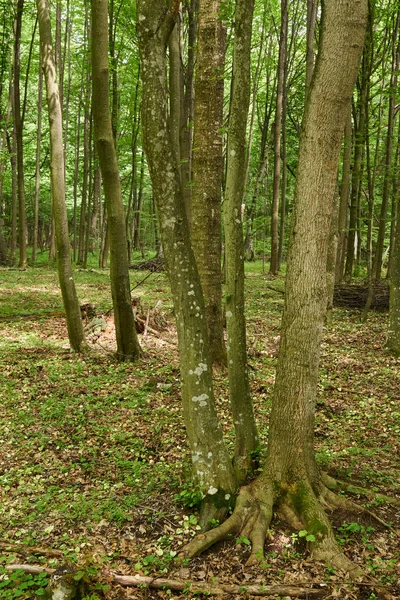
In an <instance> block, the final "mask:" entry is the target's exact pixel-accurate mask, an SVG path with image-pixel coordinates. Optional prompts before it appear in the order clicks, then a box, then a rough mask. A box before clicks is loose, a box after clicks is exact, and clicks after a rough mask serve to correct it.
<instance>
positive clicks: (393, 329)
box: [386, 125, 400, 356]
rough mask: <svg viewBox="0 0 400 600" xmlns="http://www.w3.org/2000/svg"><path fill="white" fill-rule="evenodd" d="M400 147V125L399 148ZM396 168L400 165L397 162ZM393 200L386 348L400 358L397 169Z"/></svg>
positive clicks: (399, 192)
mask: <svg viewBox="0 0 400 600" xmlns="http://www.w3.org/2000/svg"><path fill="white" fill-rule="evenodd" d="M399 147H400V125H399V135H398V139H397V148H399ZM396 166H397V167H398V166H399V164H398V162H396ZM393 200H394V202H395V203H396V221H395V224H394V228H395V235H394V242H393V250H392V259H391V268H390V303H389V326H388V335H387V340H386V347H387V348H388V350H390V352H392V353H393V354H395V355H396V356H400V174H399V170H398V169H397V172H396V176H395V181H394V185H393Z"/></svg>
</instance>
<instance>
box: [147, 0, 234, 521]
mask: <svg viewBox="0 0 400 600" xmlns="http://www.w3.org/2000/svg"><path fill="white" fill-rule="evenodd" d="M179 5H180V2H179V1H178V0H173V1H169V0H151V1H150V0H138V3H137V31H138V42H139V50H140V58H141V67H142V69H141V76H142V105H141V106H142V126H143V141H144V147H145V152H146V157H147V162H148V166H149V170H150V175H151V179H152V186H153V194H154V199H155V202H156V204H157V212H158V216H159V222H160V234H161V241H162V246H163V251H164V257H165V261H166V263H167V268H168V276H169V280H170V285H171V289H172V292H173V300H174V309H175V319H176V326H177V332H178V344H179V356H180V372H181V393H182V403H183V414H184V419H185V426H186V430H187V435H188V442H189V446H190V449H191V453H192V463H193V471H194V477H195V480H196V482H197V484H198V486H199V488H200V489H201V491H202V493H203V495H204V500H203V504H202V511H201V524H202V525H203V526H204V527H206V526H207V523H208V521H209V520H210V519H215V518H221V516H223V515H224V514H225V512H226V509H227V507H228V506H229V505H230V504H231V502H232V498H233V494H234V493H235V490H236V481H235V476H234V472H233V467H232V464H231V461H230V457H229V453H228V451H227V448H226V446H225V443H224V440H223V436H222V427H221V424H220V422H219V420H218V416H217V412H216V408H215V401H214V393H213V382H212V366H211V354H210V345H209V338H208V330H207V324H206V320H205V318H204V315H205V306H204V297H203V293H202V288H201V283H200V277H199V272H198V269H197V265H196V261H195V258H194V253H193V249H192V246H191V243H190V233H189V221H188V217H187V212H186V206H185V198H184V194H183V190H182V186H181V179H180V173H179V169H178V166H177V164H176V155H175V148H174V147H173V143H172V139H173V138H172V135H171V131H170V128H169V126H168V122H169V121H168V118H167V111H168V90H167V80H166V48H167V44H168V39H169V36H170V34H171V32H172V30H173V28H174V26H175V20H176V15H177V13H178V10H179Z"/></svg>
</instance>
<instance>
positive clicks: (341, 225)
mask: <svg viewBox="0 0 400 600" xmlns="http://www.w3.org/2000/svg"><path fill="white" fill-rule="evenodd" d="M352 141H353V136H352V122H351V106H350V108H349V111H348V115H347V119H346V125H345V129H344V153H343V166H342V185H341V188H340V202H339V217H338V247H337V255H336V274H335V282H336V283H340V282H341V280H342V278H343V271H344V260H345V252H346V225H347V213H348V205H349V193H350V169H351V148H352Z"/></svg>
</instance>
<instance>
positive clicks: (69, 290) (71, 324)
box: [37, 0, 84, 352]
mask: <svg viewBox="0 0 400 600" xmlns="http://www.w3.org/2000/svg"><path fill="white" fill-rule="evenodd" d="M37 11H38V20H39V31H40V45H41V59H42V68H43V72H44V78H45V82H46V95H47V106H48V113H49V123H50V152H51V159H50V169H51V189H52V196H53V215H54V223H55V233H56V252H57V269H58V277H59V281H60V287H61V292H62V297H63V301H64V307H65V313H66V317H67V328H68V337H69V342H70V344H71V348H72V349H73V350H75V351H76V352H80V351H82V349H83V346H84V333H83V325H82V318H81V310H80V306H79V301H78V296H77V293H76V289H75V283H74V279H73V273H72V265H71V257H70V242H69V233H68V218H67V207H66V204H65V176H64V148H63V136H62V114H61V103H60V97H59V95H58V84H57V79H56V66H55V60H54V49H53V42H52V35H51V21H50V7H49V2H48V0H37Z"/></svg>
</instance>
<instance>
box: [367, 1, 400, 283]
mask: <svg viewBox="0 0 400 600" xmlns="http://www.w3.org/2000/svg"><path fill="white" fill-rule="evenodd" d="M399 27H400V9H398V11H397V15H396V22H395V26H394V30H393V38H392V72H391V77H390V88H389V114H388V126H387V137H386V152H385V173H384V179H383V190H382V205H381V213H380V218H379V229H378V238H377V241H376V253H375V257H374V264H373V278H374V280H375V281H378V280H379V279H380V278H381V271H382V259H383V248H384V243H385V232H386V219H387V212H388V205H389V192H390V188H391V183H392V181H393V173H392V159H393V134H394V120H395V105H396V90H397V70H398V66H399V55H400V47H399V45H398V36H399Z"/></svg>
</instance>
